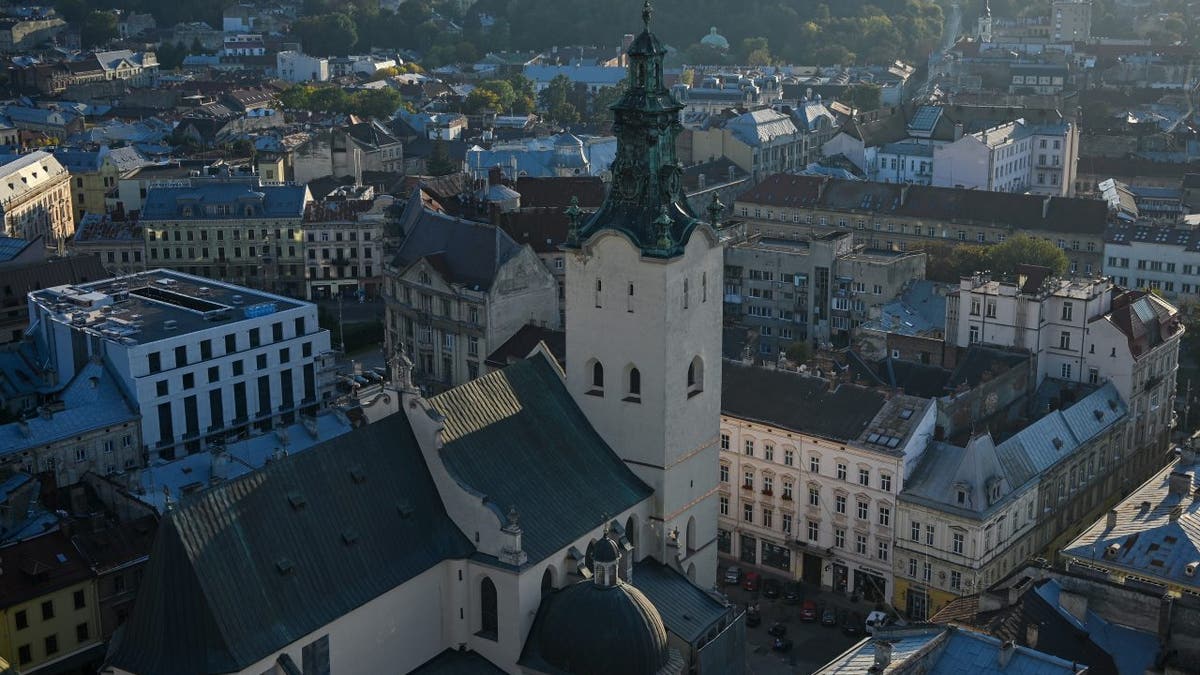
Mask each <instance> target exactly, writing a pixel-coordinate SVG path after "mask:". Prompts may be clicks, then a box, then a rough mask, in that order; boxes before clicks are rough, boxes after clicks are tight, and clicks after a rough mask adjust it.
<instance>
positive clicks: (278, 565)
mask: <svg viewBox="0 0 1200 675" xmlns="http://www.w3.org/2000/svg"><path fill="white" fill-rule="evenodd" d="M275 569H276V570H277V571H278V572H279V574H280V576H285V577H286V576H288V575H290V574H291V573H292V572H295V571H296V564H295V563H293V562H292V561H291V560H288V559H287V558H280V559H279V560H276V561H275Z"/></svg>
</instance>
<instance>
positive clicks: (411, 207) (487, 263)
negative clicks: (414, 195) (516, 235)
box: [393, 199, 521, 291]
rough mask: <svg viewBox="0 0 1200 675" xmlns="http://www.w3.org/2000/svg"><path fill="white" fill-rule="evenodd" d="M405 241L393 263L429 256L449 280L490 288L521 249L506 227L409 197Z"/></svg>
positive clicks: (404, 265)
mask: <svg viewBox="0 0 1200 675" xmlns="http://www.w3.org/2000/svg"><path fill="white" fill-rule="evenodd" d="M401 222H402V227H403V230H404V232H405V238H404V243H402V244H401V245H400V250H399V251H397V252H396V256H395V258H394V259H393V264H394V265H395V266H396V267H398V268H399V269H402V270H403V269H407V268H408V267H410V266H411V265H413V264H415V263H416V262H417V261H419V260H422V259H425V260H428V261H429V263H430V264H431V265H433V267H434V268H435V269H437V270H438V272H439V273H440V274H441V275H442V276H443V277H444V278H445V280H446V281H447V282H448V283H453V284H459V285H462V286H466V287H468V288H474V289H476V290H482V291H487V290H488V289H490V288H491V287H492V282H494V281H495V279H496V274H497V273H498V272H499V271H500V268H501V267H502V266H503V265H504V263H506V262H508V261H509V260H510V259H512V257H513V256H515V255H517V253H518V252H520V250H521V245H520V244H518V243H517V242H515V241H513V239H512V237H510V236H509V235H508V233H506V232H505V231H504V230H502V229H500V228H498V227H494V226H492V225H488V224H486V223H478V222H475V221H471V220H463V219H461V218H454V217H452V216H448V215H446V214H444V213H438V212H436V211H432V210H430V209H428V208H425V206H424V203H423V200H419V199H409V201H408V205H407V206H406V207H405V209H404V213H403V214H402V215H401Z"/></svg>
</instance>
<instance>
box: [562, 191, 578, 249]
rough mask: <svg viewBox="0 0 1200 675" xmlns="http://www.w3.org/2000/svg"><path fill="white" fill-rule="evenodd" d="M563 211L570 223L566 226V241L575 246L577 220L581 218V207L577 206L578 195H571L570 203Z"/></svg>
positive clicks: (576, 242)
mask: <svg viewBox="0 0 1200 675" xmlns="http://www.w3.org/2000/svg"><path fill="white" fill-rule="evenodd" d="M564 213H566V216H567V220H568V222H569V223H570V224H569V226H568V227H567V243H568V244H570V245H571V246H576V245H578V244H579V221H580V220H582V219H583V209H581V208H579V197H576V196H572V197H571V205H570V206H568V207H567V210H566V211H564Z"/></svg>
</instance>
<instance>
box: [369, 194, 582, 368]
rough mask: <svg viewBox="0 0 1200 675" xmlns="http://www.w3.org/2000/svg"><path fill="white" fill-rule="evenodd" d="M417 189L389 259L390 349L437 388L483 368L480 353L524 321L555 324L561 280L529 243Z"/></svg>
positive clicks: (492, 347) (502, 340)
mask: <svg viewBox="0 0 1200 675" xmlns="http://www.w3.org/2000/svg"><path fill="white" fill-rule="evenodd" d="M419 194H420V193H419V191H418V192H417V193H416V194H415V195H414V196H413V198H410V199H409V203H408V205H407V206H406V207H405V211H404V214H403V215H402V216H401V228H402V229H403V231H404V233H405V235H404V242H403V244H402V245H401V247H400V249H399V251H398V252H397V254H396V255H395V257H394V258H392V259H391V260H390V261H388V262H387V264H386V266H385V275H386V278H385V281H384V284H385V286H384V292H385V295H384V297H385V300H386V303H387V320H386V322H385V325H386V330H387V349H388V351H389V353H391V354H404V355H405V356H406V357H407V358H408V359H410V360H411V361H412V362H413V364H414V367H415V368H414V378H415V379H417V381H419V382H421V383H422V384H424V385H426V386H429V387H433V388H436V389H440V388H447V387H450V386H455V385H458V384H462V383H464V382H468V381H470V380H474V379H475V378H477V377H479V376H480V375H481V374H483V373H484V369H483V368H482V367H481V366H482V363H483V360H484V359H485V358H487V356H488V354H490V353H491V352H492V351H493V350H495V349H497V348H498V347H500V346H501V345H503V344H504V343H505V342H506V341H507V340H508V339H509V338H510V337H512V336H513V335H514V334H515V333H516V332H517V331H518V330H519V329H520V328H521V327H522V326H524V325H526V324H529V323H533V324H537V325H540V326H545V327H549V328H558V327H559V316H560V315H559V309H558V305H559V300H558V283H557V282H556V280H555V278H554V275H553V274H552V273H551V272H550V270H548V269H546V266H545V265H543V264H542V261H541V260H539V259H538V256H537V254H536V253H534V251H533V249H532V248H530V246H529V245H528V244H524V245H522V244H518V243H517V242H515V241H513V239H512V238H511V237H510V236H509V235H508V234H507V233H505V232H504V230H502V229H500V228H498V227H494V226H492V225H488V224H484V223H478V222H473V221H469V220H462V219H459V218H454V217H451V216H448V215H446V214H445V213H442V212H439V211H434V210H432V209H430V208H427V207H426V206H425V205H424V204H423V201H422V199H421V198H420V196H419Z"/></svg>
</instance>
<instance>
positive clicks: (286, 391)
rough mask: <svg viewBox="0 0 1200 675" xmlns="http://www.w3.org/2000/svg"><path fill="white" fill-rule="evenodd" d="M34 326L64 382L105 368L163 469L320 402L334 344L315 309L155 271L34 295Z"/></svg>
mask: <svg viewBox="0 0 1200 675" xmlns="http://www.w3.org/2000/svg"><path fill="white" fill-rule="evenodd" d="M29 304H30V316H31V325H35V331H36V339H37V341H38V344H40V345H45V349H46V351H47V354H45V355H43V358H46V359H47V360H48V361H49V362H50V363H51V364H52V365H53V367H54V372H55V374H56V376H57V377H58V378H60V380H71V379H74V377H75V376H76V374H77V373H79V372H81V370H82V368H83V366H84V365H85V364H86V363H88V362H89V359H93V358H94V359H99V360H102V361H103V362H104V363H105V364H106V366H107V367H108V368H109V369H110V370H111V372H112V373H113V375H114V377H115V378H117V379H118V380H119V382H120V387H121V389H122V390H123V391H125V392H127V393H128V395H129V396H130V397H131V398H132V399H133V400H132V404H133V405H134V406H135V409H136V412H137V414H138V415H140V418H141V436H142V440H143V447H144V450H145V451H146V452H150V453H153V454H154V455H157V456H158V457H161V458H163V459H173V458H175V457H177V456H179V455H182V454H187V453H193V452H200V451H202V450H205V449H207V448H209V447H211V446H214V445H219V444H221V443H223V442H224V441H225V439H226V438H230V437H234V438H236V437H237V436H238V434H241V433H242V432H244V431H248V430H249V427H250V426H251V425H253V426H254V428H256V429H259V430H261V431H268V430H270V429H273V428H275V426H276V425H277V424H285V425H286V424H291V423H292V422H294V421H295V420H296V417H297V415H299V414H302V413H306V412H314V411H316V410H317V409H318V408H319V407H320V406H321V405H323V404H324V401H323V400H322V399H321V395H322V394H321V392H319V388H320V384H319V383H318V379H319V375H320V374H321V373H319V366H320V362H321V359H323V358H324V355H326V354H327V353H328V352H329V332H328V331H326V330H323V329H321V328H319V327H318V325H317V308H316V306H315V305H312V304H309V303H307V302H303V301H299V300H292V299H289V298H285V297H282V296H279V295H272V294H268V293H265V292H259V291H253V290H251V289H248V288H243V287H239V286H234V285H231V284H226V283H222V282H220V281H216V280H213V279H206V278H203V277H195V276H191V275H188V274H183V273H180V272H177V271H170V270H163V269H157V270H152V271H148V272H145V273H142V274H136V275H130V276H124V277H117V278H115V279H110V280H106V281H100V282H93V283H89V284H80V285H75V286H57V287H54V288H46V289H43V290H38V291H33V292H31V293H30V294H29Z"/></svg>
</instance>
